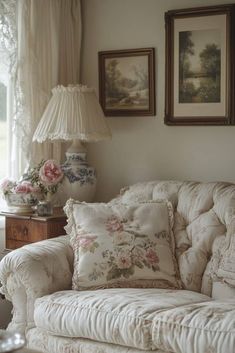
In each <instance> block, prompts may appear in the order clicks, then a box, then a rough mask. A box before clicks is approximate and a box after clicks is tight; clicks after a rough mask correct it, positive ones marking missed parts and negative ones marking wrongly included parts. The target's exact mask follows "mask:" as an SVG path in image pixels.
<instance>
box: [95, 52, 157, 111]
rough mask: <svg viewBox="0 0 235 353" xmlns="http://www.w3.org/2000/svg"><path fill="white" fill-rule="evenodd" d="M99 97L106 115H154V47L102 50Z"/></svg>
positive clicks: (100, 54)
mask: <svg viewBox="0 0 235 353" xmlns="http://www.w3.org/2000/svg"><path fill="white" fill-rule="evenodd" d="M98 56H99V98H100V104H101V106H102V108H103V111H104V114H105V116H145V115H155V113H156V103H155V50H154V48H141V49H129V50H110V51H101V52H99V53H98Z"/></svg>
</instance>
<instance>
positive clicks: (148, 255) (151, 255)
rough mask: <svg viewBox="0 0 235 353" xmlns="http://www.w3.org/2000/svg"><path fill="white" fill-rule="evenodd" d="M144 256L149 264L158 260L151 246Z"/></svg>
mask: <svg viewBox="0 0 235 353" xmlns="http://www.w3.org/2000/svg"><path fill="white" fill-rule="evenodd" d="M145 256H146V259H147V261H148V263H149V264H150V265H155V264H157V263H158V262H159V258H158V256H157V254H156V251H154V250H153V249H151V248H149V249H147V251H146V253H145Z"/></svg>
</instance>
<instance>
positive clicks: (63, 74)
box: [16, 0, 81, 165]
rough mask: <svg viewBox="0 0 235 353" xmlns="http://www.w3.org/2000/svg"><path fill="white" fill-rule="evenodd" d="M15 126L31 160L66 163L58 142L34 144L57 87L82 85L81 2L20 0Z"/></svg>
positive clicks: (31, 161) (28, 159)
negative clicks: (37, 130) (38, 126)
mask: <svg viewBox="0 0 235 353" xmlns="http://www.w3.org/2000/svg"><path fill="white" fill-rule="evenodd" d="M17 5H18V51H17V70H16V93H17V95H16V98H17V99H16V100H17V114H16V128H17V129H18V133H19V134H20V141H21V146H22V150H23V153H24V155H25V158H26V160H27V161H28V162H29V163H30V164H31V165H33V164H34V163H36V162H39V161H40V160H41V159H42V158H44V159H46V158H55V159H57V160H58V161H60V160H61V148H60V144H59V143H53V144H51V143H48V142H47V143H43V144H38V143H32V136H33V133H34V130H35V128H36V126H37V124H38V122H39V120H40V118H41V116H42V113H43V111H44V109H45V106H46V104H47V103H48V101H49V99H50V96H51V89H52V88H53V87H54V86H56V85H57V84H63V85H67V84H69V83H78V82H79V71H80V46H81V8H80V0H37V1H34V0H18V3H17Z"/></svg>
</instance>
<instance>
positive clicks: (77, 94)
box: [33, 85, 111, 142]
mask: <svg viewBox="0 0 235 353" xmlns="http://www.w3.org/2000/svg"><path fill="white" fill-rule="evenodd" d="M110 137H111V132H110V129H109V127H108V124H107V122H106V119H105V117H104V114H103V111H102V109H101V107H100V104H99V102H98V99H97V97H96V94H95V91H94V89H93V88H88V87H87V86H83V85H74V86H72V85H70V86H68V87H64V86H57V87H55V88H53V89H52V97H51V99H50V101H49V103H48V105H47V107H46V109H45V111H44V113H43V115H42V118H41V120H40V122H39V124H38V126H37V128H36V130H35V133H34V136H33V141H37V142H44V141H45V140H47V139H48V140H74V139H79V140H81V141H86V142H96V141H100V140H104V139H107V138H110Z"/></svg>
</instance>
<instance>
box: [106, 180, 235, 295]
mask: <svg viewBox="0 0 235 353" xmlns="http://www.w3.org/2000/svg"><path fill="white" fill-rule="evenodd" d="M159 198H163V199H164V198H165V199H168V200H169V201H171V202H172V204H173V206H174V227H173V233H174V237H175V242H176V256H177V259H178V264H179V270H180V275H181V279H182V282H183V284H184V287H185V288H186V289H188V290H193V291H198V292H203V293H205V294H207V295H211V290H212V281H211V276H210V265H211V263H210V259H211V255H212V246H213V243H214V240H215V239H216V238H217V237H221V236H226V234H227V228H228V226H229V224H230V222H231V219H232V217H233V216H234V215H235V185H234V184H230V183H223V182H218V183H199V182H179V181H152V182H143V183H138V184H135V185H132V186H130V187H127V188H124V189H122V190H121V193H120V195H119V196H118V197H117V198H115V199H113V200H112V201H111V204H112V203H117V202H118V203H119V202H121V203H122V202H124V203H129V202H134V201H146V200H155V199H159Z"/></svg>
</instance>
